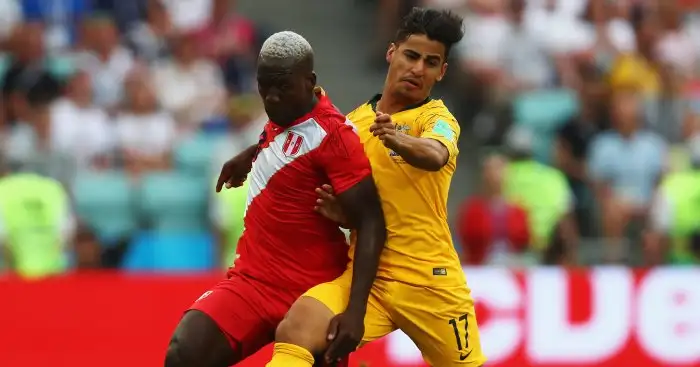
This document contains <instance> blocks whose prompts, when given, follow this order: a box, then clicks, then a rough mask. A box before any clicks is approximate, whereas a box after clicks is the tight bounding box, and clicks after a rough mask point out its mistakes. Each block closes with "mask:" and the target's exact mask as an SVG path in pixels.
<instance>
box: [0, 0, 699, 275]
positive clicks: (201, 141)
mask: <svg viewBox="0 0 700 367" xmlns="http://www.w3.org/2000/svg"><path fill="white" fill-rule="evenodd" d="M234 5H235V4H233V2H231V1H228V0H192V1H180V0H148V1H146V0H143V1H142V0H51V1H49V0H46V1H44V0H0V46H1V47H2V58H1V59H0V68H1V69H2V71H0V75H3V76H2V78H1V80H2V86H3V89H2V111H3V114H2V115H0V118H1V119H0V141H1V142H2V145H1V148H2V149H1V150H0V156H1V157H2V175H3V178H2V179H1V180H0V236H1V237H0V241H1V242H2V244H3V246H2V248H3V250H4V251H3V256H2V259H3V260H4V261H3V264H4V267H5V268H6V269H14V270H16V271H17V272H18V273H19V274H21V275H24V276H28V277H33V276H42V275H46V274H53V273H60V272H63V271H66V270H67V269H70V268H73V267H77V268H80V269H84V268H99V267H115V268H126V269H133V270H201V269H208V268H214V267H217V266H225V265H228V264H230V263H231V260H232V254H233V253H234V252H233V249H234V247H235V243H236V241H237V238H238V236H240V233H241V231H242V216H243V211H244V207H245V188H243V189H236V190H229V191H227V192H225V193H223V194H220V195H213V181H214V178H215V175H216V174H218V170H219V168H220V166H221V164H222V163H223V162H224V161H225V160H226V159H228V158H229V157H231V156H232V155H234V154H236V153H237V152H238V151H240V150H242V149H243V148H244V147H246V146H248V145H250V144H253V143H255V142H256V141H257V138H258V135H259V132H260V131H261V128H262V125H263V124H264V123H265V122H266V116H265V115H264V111H263V110H262V106H261V104H260V102H259V98H258V96H257V91H256V83H255V75H254V64H255V58H256V55H257V50H258V49H259V45H260V44H261V41H262V40H264V39H265V36H266V34H268V32H266V31H265V30H263V29H262V28H261V27H260V26H259V25H258V24H256V23H254V22H252V21H250V20H249V19H247V18H246V16H245V15H243V14H239V13H237V12H236V7H235V6H234ZM377 5H378V6H377V10H376V12H377V13H378V14H379V15H378V18H379V19H381V20H382V21H380V22H378V24H379V28H378V30H377V33H376V34H377V35H379V36H378V37H377V39H378V40H380V41H381V42H377V50H379V51H377V53H379V52H380V51H381V52H384V51H383V50H384V47H385V46H386V44H387V42H388V40H390V38H391V30H392V29H394V27H395V26H396V21H398V19H399V18H400V15H401V14H402V12H405V11H407V10H408V9H410V6H413V5H423V6H433V7H447V8H451V9H453V10H454V11H456V12H459V13H463V14H464V16H465V27H466V36H465V39H464V40H463V42H462V43H461V44H460V45H459V46H458V47H457V49H456V50H455V52H453V53H454V55H452V57H453V58H454V60H452V62H451V65H452V67H451V72H450V75H449V78H448V79H449V81H448V82H447V85H445V86H443V87H444V88H443V89H442V90H441V93H443V94H445V98H446V100H447V101H448V104H449V105H450V106H451V107H452V108H453V110H454V111H455V112H456V113H457V114H458V118H459V120H460V122H461V124H462V126H463V129H462V137H463V140H466V141H469V142H470V144H472V143H474V142H475V143H476V144H478V145H479V146H480V149H479V153H480V154H479V155H478V157H479V158H478V159H479V160H480V163H481V167H483V172H481V173H480V174H478V173H477V172H474V173H470V174H472V175H478V176H479V177H481V179H482V180H483V185H482V186H480V187H478V188H476V190H474V192H472V193H469V194H470V195H468V196H469V197H468V198H467V199H466V200H465V201H464V203H461V204H460V205H459V210H458V211H456V212H454V213H451V216H452V218H453V219H454V220H453V234H454V237H455V242H456V245H457V246H458V247H459V250H460V252H461V254H462V255H463V258H464V262H465V263H467V264H483V263H489V264H501V265H508V266H527V265H534V264H538V263H547V264H570V265H571V264H595V263H601V262H605V263H625V264H631V265H656V264H662V263H669V262H670V263H676V264H681V263H683V264H696V263H697V262H698V259H700V219H699V218H700V170H696V169H697V168H700V79H698V76H700V73H699V72H700V63H698V60H699V57H700V6H699V5H700V2H698V1H694V0H684V1H681V0H644V1H635V0H427V1H424V2H416V1H403V0H381V1H378V4H377ZM385 41H386V42H385ZM375 59H377V60H381V59H382V57H379V56H377V57H376V58H375ZM377 65H378V66H377V67H381V68H384V65H383V64H381V63H377ZM368 68H369V67H368ZM370 92H371V91H368V93H370ZM368 95H369V94H368ZM463 152H464V149H463ZM461 159H463V160H469V159H474V157H464V156H463V157H462V158H461ZM460 169H467V168H465V167H464V166H462V167H461V168H460ZM452 190H453V192H454V190H456V189H455V188H454V187H453V189H452Z"/></svg>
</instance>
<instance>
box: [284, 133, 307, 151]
mask: <svg viewBox="0 0 700 367" xmlns="http://www.w3.org/2000/svg"><path fill="white" fill-rule="evenodd" d="M303 143H304V138H303V137H302V136H301V135H299V134H297V133H295V132H292V131H290V132H288V133H287V139H286V140H285V141H284V145H282V153H284V155H286V156H287V157H294V156H295V155H297V153H299V150H301V145H302V144H303Z"/></svg>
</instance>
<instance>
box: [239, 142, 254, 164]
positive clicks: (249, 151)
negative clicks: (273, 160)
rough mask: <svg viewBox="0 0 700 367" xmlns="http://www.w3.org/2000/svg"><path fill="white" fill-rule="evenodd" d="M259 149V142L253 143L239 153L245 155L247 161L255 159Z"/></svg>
mask: <svg viewBox="0 0 700 367" xmlns="http://www.w3.org/2000/svg"><path fill="white" fill-rule="evenodd" d="M257 151H258V144H253V145H251V146H249V147H248V148H245V150H244V151H242V152H240V153H238V156H241V157H245V160H246V161H251V162H252V161H253V158H255V153H256V152H257Z"/></svg>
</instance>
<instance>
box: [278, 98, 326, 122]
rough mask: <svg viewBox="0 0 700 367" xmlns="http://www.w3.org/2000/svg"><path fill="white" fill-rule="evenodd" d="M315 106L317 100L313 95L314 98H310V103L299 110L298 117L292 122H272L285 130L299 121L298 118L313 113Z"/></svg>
mask: <svg viewBox="0 0 700 367" xmlns="http://www.w3.org/2000/svg"><path fill="white" fill-rule="evenodd" d="M317 104H318V98H317V97H316V95H314V96H313V97H312V98H311V102H310V103H309V105H308V106H306V107H305V108H304V109H303V110H301V111H300V112H299V115H298V116H297V117H296V118H294V120H292V121H284V122H278V121H273V122H274V123H275V124H277V125H279V126H282V127H284V128H287V127H289V126H291V125H292V124H294V123H295V122H297V121H299V119H300V118H302V117H304V116H306V115H307V114H309V112H311V111H313V109H314V108H316V105H317Z"/></svg>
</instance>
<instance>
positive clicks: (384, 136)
mask: <svg viewBox="0 0 700 367" xmlns="http://www.w3.org/2000/svg"><path fill="white" fill-rule="evenodd" d="M427 125H428V126H425V127H424V129H423V130H424V132H423V133H422V134H421V136H420V137H414V136H411V135H408V134H404V133H402V132H399V131H397V130H396V124H394V122H393V121H392V120H391V115H389V114H386V113H383V112H379V111H377V117H376V118H375V120H374V124H373V125H372V126H371V127H370V131H371V132H372V134H373V135H374V136H376V137H377V138H379V139H380V140H381V141H382V142H383V143H384V145H385V146H386V147H387V148H389V149H391V150H393V151H394V152H395V153H396V154H398V155H400V156H401V158H403V160H404V161H406V163H408V164H410V165H411V166H413V167H416V168H419V169H422V170H425V171H433V172H434V171H439V170H440V169H441V168H442V167H443V166H445V165H446V164H447V162H448V161H449V159H450V156H451V155H453V154H456V141H457V136H458V134H459V132H458V128H455V127H453V126H451V125H450V124H449V123H448V122H446V121H444V120H436V121H433V122H432V123H431V124H427ZM455 130H457V132H455ZM448 146H449V147H452V148H453V151H451V150H450V149H448Z"/></svg>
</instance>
